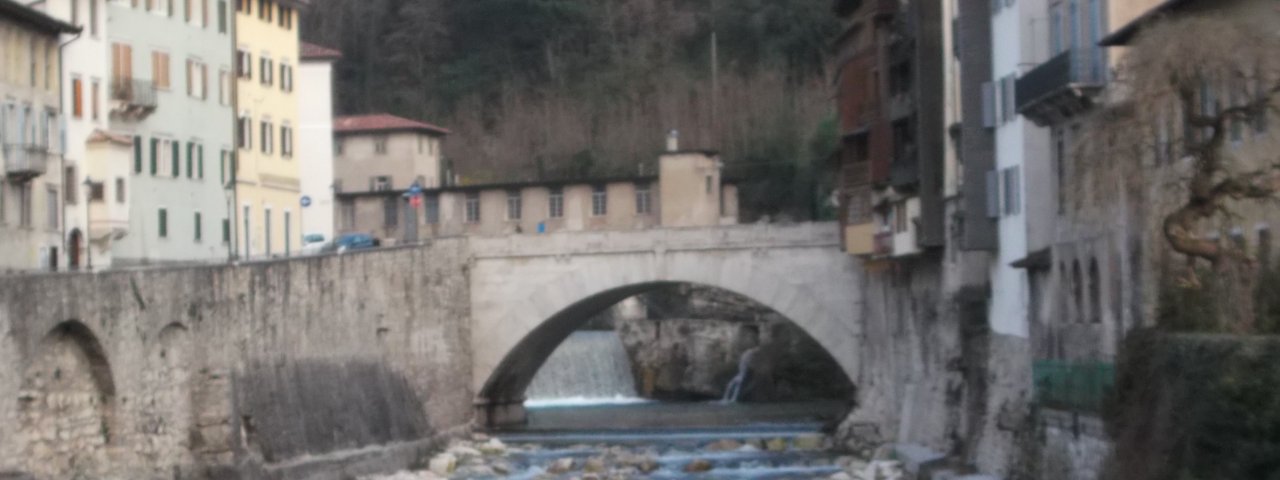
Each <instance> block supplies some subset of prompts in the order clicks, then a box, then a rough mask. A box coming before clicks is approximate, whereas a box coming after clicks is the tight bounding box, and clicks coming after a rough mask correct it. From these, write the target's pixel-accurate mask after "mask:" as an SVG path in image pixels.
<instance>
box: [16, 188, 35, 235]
mask: <svg viewBox="0 0 1280 480" xmlns="http://www.w3.org/2000/svg"><path fill="white" fill-rule="evenodd" d="M31 208H32V206H31V184H30V183H25V184H22V185H18V225H19V226H22V227H27V228H30V227H31Z"/></svg>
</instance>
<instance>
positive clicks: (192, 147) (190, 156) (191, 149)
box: [187, 142, 196, 178]
mask: <svg viewBox="0 0 1280 480" xmlns="http://www.w3.org/2000/svg"><path fill="white" fill-rule="evenodd" d="M195 156H196V144H195V143H192V142H187V178H192V177H194V176H195V168H192V167H194V166H195V160H196V159H195Z"/></svg>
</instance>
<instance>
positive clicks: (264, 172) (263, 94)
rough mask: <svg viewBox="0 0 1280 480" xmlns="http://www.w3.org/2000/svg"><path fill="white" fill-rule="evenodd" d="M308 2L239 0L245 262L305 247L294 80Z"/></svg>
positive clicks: (241, 252) (239, 197)
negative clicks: (301, 12)
mask: <svg viewBox="0 0 1280 480" xmlns="http://www.w3.org/2000/svg"><path fill="white" fill-rule="evenodd" d="M306 3H307V2H305V1H303V0H236V15H235V39H236V40H235V42H236V73H235V75H236V80H235V92H236V94H235V108H236V142H237V149H236V150H237V153H236V184H235V197H236V198H235V204H236V212H235V215H236V220H235V222H234V223H235V227H234V230H235V234H234V236H235V245H236V250H235V251H236V254H237V255H238V256H239V257H240V258H264V257H277V256H287V255H290V254H293V253H296V252H297V251H298V248H299V247H300V245H301V238H302V228H301V227H302V226H301V225H300V224H299V220H300V219H301V218H302V215H301V212H300V209H301V208H303V207H302V205H301V203H300V200H301V193H300V192H301V188H300V182H299V167H298V164H299V159H298V158H296V156H295V154H294V153H295V147H294V138H295V136H296V134H295V132H296V131H297V130H296V129H297V126H298V99H297V95H296V93H295V90H294V84H293V77H294V70H295V69H296V68H297V65H298V23H299V20H300V18H299V17H300V16H299V12H298V9H299V8H302V7H305V6H306ZM225 81H230V80H225Z"/></svg>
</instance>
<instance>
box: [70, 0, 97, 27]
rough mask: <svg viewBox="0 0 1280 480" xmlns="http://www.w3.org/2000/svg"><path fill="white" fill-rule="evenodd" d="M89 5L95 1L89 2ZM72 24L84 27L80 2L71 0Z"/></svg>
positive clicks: (90, 0)
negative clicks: (81, 22) (81, 20)
mask: <svg viewBox="0 0 1280 480" xmlns="http://www.w3.org/2000/svg"><path fill="white" fill-rule="evenodd" d="M89 3H93V0H89ZM71 24H72V25H75V26H77V27H81V26H83V25H81V24H80V0H71Z"/></svg>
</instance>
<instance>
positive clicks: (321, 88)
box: [298, 42, 342, 240]
mask: <svg viewBox="0 0 1280 480" xmlns="http://www.w3.org/2000/svg"><path fill="white" fill-rule="evenodd" d="M301 50H302V51H301V52H300V53H299V55H298V57H299V58H300V59H301V60H302V62H301V63H302V64H301V66H300V67H299V68H298V75H299V79H298V98H301V99H304V101H302V102H299V104H298V120H299V124H300V125H301V129H300V130H299V132H298V133H299V137H298V139H299V140H300V141H299V142H298V153H299V155H300V157H299V158H301V162H302V163H301V164H300V167H301V168H300V171H301V172H300V173H301V177H302V178H301V179H300V181H301V186H302V197H303V198H304V199H305V200H303V201H304V202H308V201H309V202H310V203H309V204H308V205H304V206H302V224H301V226H300V229H301V230H302V234H303V235H304V236H306V235H322V236H324V238H325V240H331V239H333V234H334V227H333V219H334V210H333V194H334V183H333V182H334V173H333V62H335V61H337V60H338V59H339V58H342V53H341V52H338V51H337V50H332V49H328V48H324V47H321V46H318V45H312V44H309V43H305V42H304V43H302V46H301Z"/></svg>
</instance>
